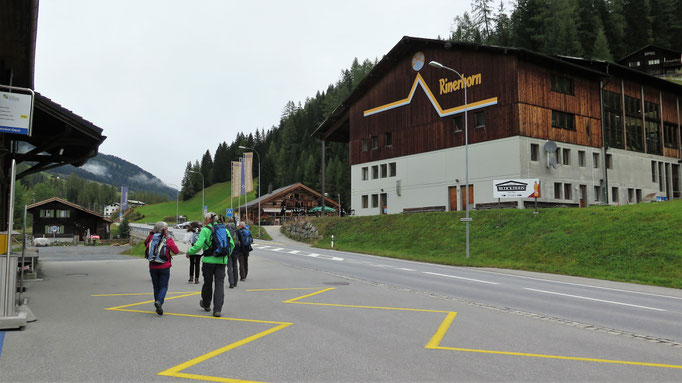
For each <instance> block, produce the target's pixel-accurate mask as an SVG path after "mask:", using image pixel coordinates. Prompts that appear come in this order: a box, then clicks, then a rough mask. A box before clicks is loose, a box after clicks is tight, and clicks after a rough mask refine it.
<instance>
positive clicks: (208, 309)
mask: <svg viewBox="0 0 682 383" xmlns="http://www.w3.org/2000/svg"><path fill="white" fill-rule="evenodd" d="M199 306H201V308H202V309H204V311H211V305H208V306H204V300H203V299H200V300H199Z"/></svg>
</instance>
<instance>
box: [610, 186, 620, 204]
mask: <svg viewBox="0 0 682 383" xmlns="http://www.w3.org/2000/svg"><path fill="white" fill-rule="evenodd" d="M611 201H612V202H618V188H611Z"/></svg>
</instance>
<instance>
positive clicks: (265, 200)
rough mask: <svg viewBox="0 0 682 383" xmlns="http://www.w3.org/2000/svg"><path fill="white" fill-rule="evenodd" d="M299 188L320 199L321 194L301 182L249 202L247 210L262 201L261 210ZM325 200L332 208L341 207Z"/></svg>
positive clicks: (327, 199) (328, 199)
mask: <svg viewBox="0 0 682 383" xmlns="http://www.w3.org/2000/svg"><path fill="white" fill-rule="evenodd" d="M298 188H302V189H303V190H305V191H307V192H308V193H310V194H312V195H314V196H316V197H318V198H319V197H320V193H318V192H316V191H315V190H314V189H311V188H309V187H308V186H305V185H304V184H302V183H300V182H297V183H295V184H291V185H287V186H283V187H281V188H279V189H275V190H273V191H272V192H270V193H268V194H266V195H264V196H261V197H260V198H256V199H254V200H253V201H249V202H248V203H247V204H246V207H247V208H254V207H258V202H259V201H260V204H261V208H262V205H264V204H266V203H268V202H271V201H272V200H274V199H276V198H278V197H280V196H281V195H283V194H287V193H290V192H292V191H293V190H295V189H298ZM324 200H325V202H326V203H327V204H329V205H331V206H336V207H338V206H339V204H338V202H336V201H334V200H332V199H331V198H329V197H325V198H324ZM243 207H244V205H241V206H239V209H241V208H243ZM278 211H279V209H278Z"/></svg>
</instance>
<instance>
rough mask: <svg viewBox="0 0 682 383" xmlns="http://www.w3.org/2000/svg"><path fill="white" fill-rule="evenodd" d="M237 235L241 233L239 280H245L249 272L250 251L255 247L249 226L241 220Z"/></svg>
mask: <svg viewBox="0 0 682 383" xmlns="http://www.w3.org/2000/svg"><path fill="white" fill-rule="evenodd" d="M237 229H238V230H237V235H239V243H240V245H241V246H239V280H240V281H242V282H243V281H245V280H246V275H247V274H248V273H249V253H250V252H251V250H253V248H252V247H251V244H252V243H253V237H252V236H251V231H250V230H249V226H248V225H247V224H246V223H244V222H239V225H237Z"/></svg>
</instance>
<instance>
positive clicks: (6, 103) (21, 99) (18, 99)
mask: <svg viewBox="0 0 682 383" xmlns="http://www.w3.org/2000/svg"><path fill="white" fill-rule="evenodd" d="M31 102H32V97H31V95H28V94H21V93H7V92H0V133H13V134H23V135H25V136H29V135H30V134H31V132H30V127H31Z"/></svg>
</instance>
